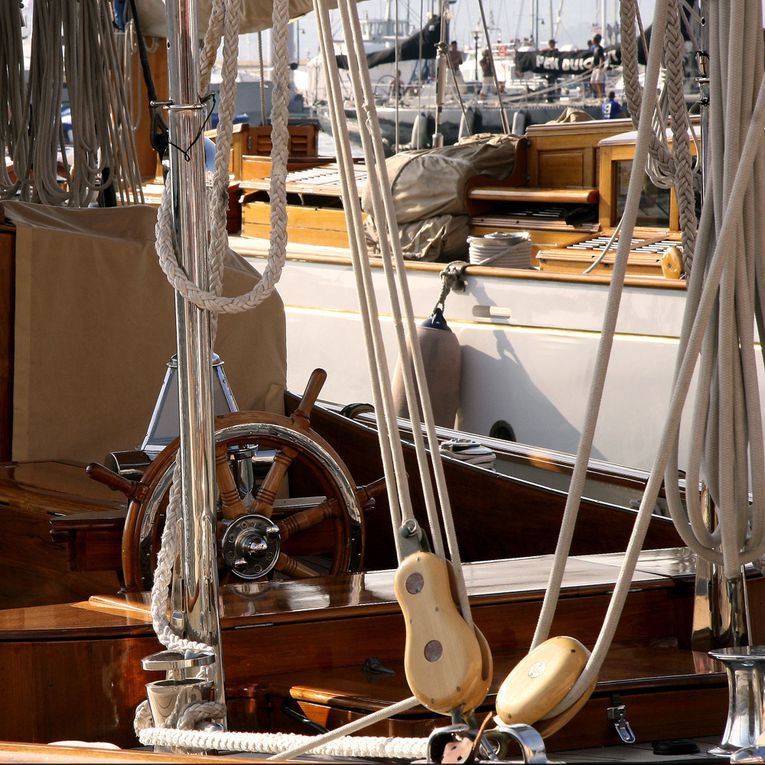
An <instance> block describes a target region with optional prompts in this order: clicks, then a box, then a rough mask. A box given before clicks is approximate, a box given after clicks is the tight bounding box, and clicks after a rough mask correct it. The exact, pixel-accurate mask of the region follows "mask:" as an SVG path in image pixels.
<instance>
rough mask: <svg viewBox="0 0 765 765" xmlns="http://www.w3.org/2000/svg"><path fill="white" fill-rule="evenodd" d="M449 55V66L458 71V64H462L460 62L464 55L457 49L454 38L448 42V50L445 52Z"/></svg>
mask: <svg viewBox="0 0 765 765" xmlns="http://www.w3.org/2000/svg"><path fill="white" fill-rule="evenodd" d="M447 55H448V56H449V66H450V68H452V69H453V70H454V71H455V72H458V71H459V68H460V66H462V62H463V60H464V57H463V55H462V51H461V50H460V49H459V47H458V45H457V41H456V40H452V41H451V42H450V43H449V52H448V54H447Z"/></svg>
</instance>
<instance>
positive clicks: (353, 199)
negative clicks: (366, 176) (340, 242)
mask: <svg viewBox="0 0 765 765" xmlns="http://www.w3.org/2000/svg"><path fill="white" fill-rule="evenodd" d="M314 9H315V10H316V19H317V24H318V32H319V38H320V41H321V42H323V44H322V45H320V52H321V56H322V60H323V64H324V71H325V73H326V80H327V101H328V106H329V115H330V119H331V121H332V135H333V138H334V141H335V146H336V150H337V154H338V163H339V165H340V169H341V175H340V179H341V184H342V193H343V200H344V201H343V209H344V212H345V219H346V222H347V223H348V224H349V226H348V230H349V232H350V234H352V237H351V239H350V241H351V245H352V246H351V257H352V259H353V266H354V268H353V274H354V278H355V280H356V290H357V293H358V295H359V303H360V308H361V310H360V315H361V320H362V329H363V333H364V339H365V348H366V349H367V366H368V370H369V376H370V381H371V384H372V398H373V402H374V407H375V412H377V416H376V419H377V428H378V441H379V443H380V451H381V456H382V462H383V468H384V474H385V485H386V490H387V492H388V506H389V511H390V514H391V520H392V525H393V527H394V529H395V528H398V527H400V526H401V523H402V506H403V507H408V506H409V504H410V502H409V499H408V497H409V494H408V482H407V477H406V466H405V465H404V462H403V456H402V454H401V452H400V450H394V449H393V448H392V443H393V440H392V439H393V436H392V435H391V433H390V430H389V424H390V423H391V422H396V420H395V415H394V414H393V399H392V395H391V391H390V387H387V388H384V387H382V386H381V383H380V378H379V374H378V370H379V369H381V368H384V366H385V365H386V364H387V361H386V357H385V348H384V344H383V340H382V332H381V327H380V322H379V320H378V321H377V322H372V317H373V316H379V313H378V311H377V303H376V296H375V291H374V287H373V285H372V281H371V273H370V272H369V270H368V269H365V268H364V266H363V261H362V259H363V258H365V257H366V244H365V240H364V235H363V226H362V223H361V207H360V201H359V196H358V193H357V191H356V179H355V174H354V171H353V158H352V151H351V143H350V135H349V132H348V124H347V122H346V121H345V120H344V119H343V112H342V100H343V94H342V87H341V83H340V76H339V71H338V68H337V60H336V59H335V57H334V49H333V45H332V36H331V30H330V29H329V13H328V11H327V8H326V4H325V3H324V2H321V0H314ZM370 349H371V350H370ZM396 427H397V423H396ZM399 441H400V439H399ZM401 492H404V493H403V494H401ZM393 538H394V542H395V546H396V555H397V559H398V560H401V559H402V558H403V553H402V550H401V539H400V537H399V535H398V534H395V533H394V535H393Z"/></svg>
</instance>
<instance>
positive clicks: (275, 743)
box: [139, 728, 428, 761]
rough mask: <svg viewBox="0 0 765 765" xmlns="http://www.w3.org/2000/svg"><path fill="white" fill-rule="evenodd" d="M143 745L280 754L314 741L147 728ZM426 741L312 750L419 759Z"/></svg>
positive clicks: (350, 743)
mask: <svg viewBox="0 0 765 765" xmlns="http://www.w3.org/2000/svg"><path fill="white" fill-rule="evenodd" d="M139 740H140V742H141V743H142V744H143V745H144V746H148V745H154V746H163V747H182V748H184V749H201V750H212V749H218V750H221V751H237V752H259V753H271V752H283V751H284V750H285V749H298V748H303V747H304V746H305V745H306V744H312V743H313V742H314V740H315V739H314V738H313V737H311V736H301V735H299V734H297V733H236V732H233V731H199V730H188V731H187V730H173V729H169V728H148V729H145V730H142V731H141V732H140V734H139ZM427 745H428V740H427V739H426V738H395V737H390V738H383V737H380V736H345V737H344V738H340V739H337V740H336V741H333V742H331V743H329V744H325V745H322V746H320V747H317V748H315V749H313V751H315V752H316V753H317V754H321V755H324V756H328V757H384V758H391V759H400V760H410V761H411V760H421V759H423V758H424V757H425V756H426V755H427Z"/></svg>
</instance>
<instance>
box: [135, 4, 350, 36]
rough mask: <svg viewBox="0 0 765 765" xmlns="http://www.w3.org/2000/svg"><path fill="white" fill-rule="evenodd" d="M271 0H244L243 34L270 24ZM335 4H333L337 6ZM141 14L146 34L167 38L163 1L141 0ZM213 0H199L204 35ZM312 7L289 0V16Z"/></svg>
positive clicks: (307, 10)
mask: <svg viewBox="0 0 765 765" xmlns="http://www.w3.org/2000/svg"><path fill="white" fill-rule="evenodd" d="M271 6H272V2H271V0H244V12H243V15H242V26H241V33H242V34H244V33H246V32H258V31H259V30H261V29H268V28H270V26H271ZM336 6H337V4H336V3H331V4H330V7H332V8H335V7H336ZM137 8H138V16H139V18H140V21H141V31H142V32H143V33H144V34H145V35H153V36H155V37H167V18H166V13H165V3H164V0H138V4H137ZM211 8H212V0H199V2H198V3H197V16H198V19H199V22H198V23H199V36H200V37H204V33H205V30H206V29H207V20H208V19H209V18H210V9H211ZM312 10H313V0H290V18H291V19H296V18H298V17H300V16H304V15H305V14H306V13H309V12H310V11H312Z"/></svg>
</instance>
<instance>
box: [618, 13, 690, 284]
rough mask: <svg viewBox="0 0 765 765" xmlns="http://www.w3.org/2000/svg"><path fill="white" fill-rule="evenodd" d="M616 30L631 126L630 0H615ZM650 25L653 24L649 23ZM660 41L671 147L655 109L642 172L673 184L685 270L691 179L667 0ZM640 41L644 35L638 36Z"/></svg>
mask: <svg viewBox="0 0 765 765" xmlns="http://www.w3.org/2000/svg"><path fill="white" fill-rule="evenodd" d="M620 14H621V29H622V68H623V72H624V83H625V92H626V94H627V102H628V104H629V108H630V114H631V115H632V120H633V124H635V127H637V126H638V114H639V111H640V104H641V102H642V99H643V90H642V87H641V85H640V81H639V76H638V63H637V38H636V34H635V27H636V25H637V26H638V27H639V28H640V30H641V33H642V32H643V30H642V21H641V18H640V9H639V7H638V5H637V2H636V0H624V2H622V3H621V4H620ZM654 28H655V24H654ZM665 34H666V44H665V45H664V49H663V55H664V57H665V60H666V64H667V69H666V72H667V77H666V88H665V89H664V90H663V91H662V93H661V95H660V103H662V104H664V103H665V102H666V105H667V109H668V111H669V115H670V117H671V132H672V149H671V151H670V149H669V146H668V144H667V130H666V119H665V118H664V115H663V110H662V109H661V108H659V109H655V111H654V114H653V115H652V117H651V119H652V122H653V125H654V131H653V134H652V136H651V138H650V145H649V157H650V159H649V161H648V163H647V166H646V170H647V173H648V176H649V178H651V181H652V182H653V183H654V184H655V185H657V186H659V187H663V188H669V187H670V186H673V185H674V187H675V189H676V192H677V199H678V212H679V215H680V228H681V232H682V241H683V260H684V263H685V270H686V273H688V272H690V268H691V264H692V262H693V253H694V250H695V245H696V223H697V221H696V213H695V206H696V202H695V194H694V189H695V185H696V184H695V179H696V177H697V176H696V168H695V167H694V163H693V159H692V155H691V150H690V139H689V136H688V132H689V131H690V130H692V127H691V123H690V119H689V117H688V110H687V107H686V103H685V95H684V92H683V85H684V68H683V51H684V43H683V36H682V31H681V19H680V9H679V5H678V2H677V0H672V1H671V2H670V4H669V7H668V9H667V16H666V23H665ZM643 43H644V45H645V34H643Z"/></svg>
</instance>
